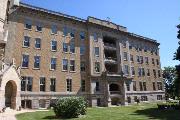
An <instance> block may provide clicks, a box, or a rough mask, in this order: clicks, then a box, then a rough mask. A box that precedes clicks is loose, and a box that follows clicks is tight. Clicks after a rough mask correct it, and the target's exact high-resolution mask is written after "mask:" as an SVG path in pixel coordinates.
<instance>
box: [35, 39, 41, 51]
mask: <svg viewBox="0 0 180 120" xmlns="http://www.w3.org/2000/svg"><path fill="white" fill-rule="evenodd" d="M35 48H36V49H40V48H41V39H40V38H36V39H35Z"/></svg>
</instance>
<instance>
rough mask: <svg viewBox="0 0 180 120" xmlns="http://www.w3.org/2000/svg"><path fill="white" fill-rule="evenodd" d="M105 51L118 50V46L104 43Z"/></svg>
mask: <svg viewBox="0 0 180 120" xmlns="http://www.w3.org/2000/svg"><path fill="white" fill-rule="evenodd" d="M104 49H106V50H116V45H115V44H111V43H104Z"/></svg>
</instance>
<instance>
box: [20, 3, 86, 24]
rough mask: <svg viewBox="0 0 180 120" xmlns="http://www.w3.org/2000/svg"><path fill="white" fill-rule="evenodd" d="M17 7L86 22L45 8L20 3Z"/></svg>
mask: <svg viewBox="0 0 180 120" xmlns="http://www.w3.org/2000/svg"><path fill="white" fill-rule="evenodd" d="M19 6H21V7H25V8H30V9H34V10H38V11H42V12H45V13H48V14H52V15H57V16H61V17H65V18H69V19H73V20H77V21H80V22H86V20H85V19H82V18H78V17H76V16H71V15H67V14H64V13H61V12H56V11H53V10H48V9H45V8H41V7H37V6H33V5H29V4H26V3H23V2H20V4H19Z"/></svg>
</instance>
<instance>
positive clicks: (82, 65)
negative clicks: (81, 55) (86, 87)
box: [81, 62, 86, 72]
mask: <svg viewBox="0 0 180 120" xmlns="http://www.w3.org/2000/svg"><path fill="white" fill-rule="evenodd" d="M85 70H86V65H85V62H81V72H84V71H85Z"/></svg>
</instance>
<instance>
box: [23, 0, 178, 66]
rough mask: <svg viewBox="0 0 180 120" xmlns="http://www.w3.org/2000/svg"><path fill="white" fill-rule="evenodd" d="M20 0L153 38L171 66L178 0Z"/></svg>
mask: <svg viewBox="0 0 180 120" xmlns="http://www.w3.org/2000/svg"><path fill="white" fill-rule="evenodd" d="M22 2H25V3H28V4H31V5H35V6H39V7H43V8H47V9H50V10H54V11H57V12H62V13H66V14H69V15H73V16H77V17H80V18H84V19H86V18H87V17H88V16H93V17H97V18H100V19H106V18H107V17H110V19H111V21H112V22H114V23H116V24H119V25H122V26H125V27H127V28H128V31H129V32H133V33H136V34H139V35H142V36H145V37H150V38H153V39H156V40H157V41H158V42H159V43H160V44H161V45H160V56H161V65H162V67H164V66H174V65H177V64H178V63H179V62H178V61H174V60H172V59H173V55H174V52H176V49H177V47H178V44H177V43H178V40H177V38H176V36H177V29H176V25H177V24H178V23H180V14H178V13H179V12H180V1H179V0H22Z"/></svg>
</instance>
